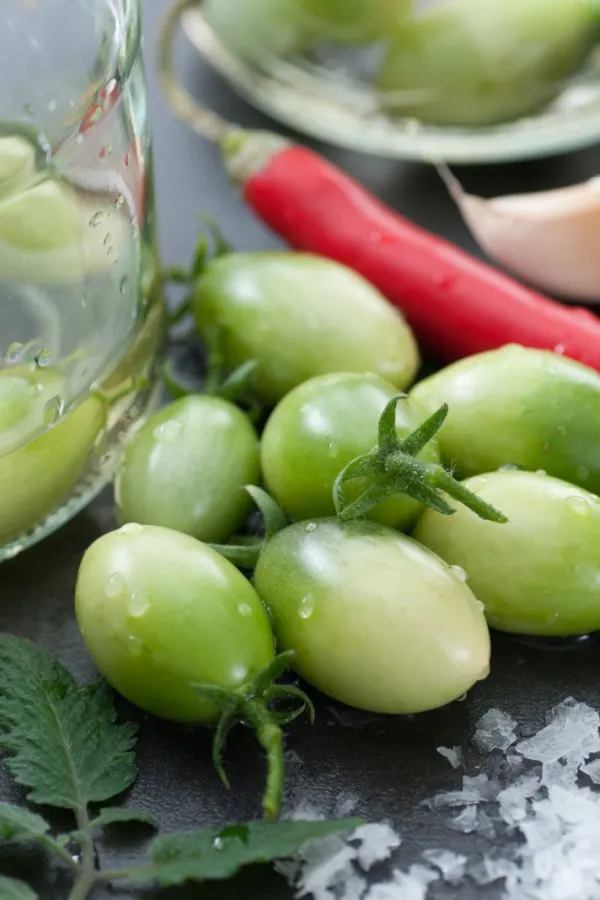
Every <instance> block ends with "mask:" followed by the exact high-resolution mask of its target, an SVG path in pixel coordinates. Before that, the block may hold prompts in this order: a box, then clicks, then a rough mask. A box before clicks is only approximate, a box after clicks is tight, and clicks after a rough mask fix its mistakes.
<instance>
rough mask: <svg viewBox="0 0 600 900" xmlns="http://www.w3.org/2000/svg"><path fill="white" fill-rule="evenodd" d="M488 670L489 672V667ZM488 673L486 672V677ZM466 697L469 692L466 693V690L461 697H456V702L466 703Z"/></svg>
mask: <svg viewBox="0 0 600 900" xmlns="http://www.w3.org/2000/svg"><path fill="white" fill-rule="evenodd" d="M486 668H487V667H486ZM488 672H489V669H488ZM487 674H488V673H487V672H486V675H485V677H487ZM466 699H467V694H466V692H465V693H464V694H461V695H460V697H457V698H456V702H457V703H464V701H465V700H466Z"/></svg>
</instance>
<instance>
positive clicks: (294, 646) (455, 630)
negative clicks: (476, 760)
mask: <svg viewBox="0 0 600 900" xmlns="http://www.w3.org/2000/svg"><path fill="white" fill-rule="evenodd" d="M461 574H462V573H458V574H456V573H455V572H454V571H453V570H451V569H449V567H448V566H447V565H446V564H445V563H443V562H442V560H440V559H439V558H438V557H436V556H435V555H434V554H432V553H430V552H429V551H428V550H426V549H424V548H423V547H421V546H419V544H417V543H415V542H414V541H412V540H411V539H410V538H407V537H405V536H404V535H401V534H398V533H397V532H395V531H392V530H391V529H389V528H386V527H384V526H383V525H377V524H375V523H373V522H364V521H363V522H350V523H346V524H340V523H339V522H337V521H336V520H335V519H321V520H319V521H316V522H309V523H306V522H302V523H297V524H295V525H291V526H289V527H288V528H286V529H285V530H284V531H281V532H279V534H276V535H275V537H273V538H271V539H270V540H269V541H268V542H267V544H266V547H265V548H264V550H263V552H262V554H261V557H260V559H259V562H258V565H257V567H256V571H255V576H254V584H255V587H256V589H257V591H258V593H259V595H260V597H261V598H262V600H263V601H264V603H266V605H267V607H268V609H269V611H270V613H271V619H272V622H273V627H274V629H275V634H276V636H277V641H278V644H279V646H280V648H281V649H282V650H294V651H295V653H296V660H295V663H294V668H295V669H296V671H297V672H298V674H299V675H301V676H302V678H304V679H305V680H306V681H307V682H308V683H309V684H312V685H314V687H316V688H318V689H319V690H320V691H322V692H323V693H325V694H327V695H328V696H330V697H333V698H334V699H335V700H339V701H341V702H342V703H347V704H348V705H350V706H356V707H358V708H359V709H365V710H368V711H371V712H377V713H392V714H395V713H415V712H420V711H423V710H428V709H434V708H436V707H438V706H443V705H444V704H446V703H449V702H450V701H451V700H455V699H456V698H457V697H460V696H461V695H462V694H463V693H464V692H465V691H466V690H468V689H469V688H470V687H472V685H473V684H474V683H475V682H476V681H478V680H480V679H483V678H485V677H486V676H487V674H488V671H489V658H490V642H489V634H488V629H487V626H486V623H485V618H484V616H483V613H482V612H481V609H480V606H479V605H478V603H477V601H476V600H475V597H474V596H473V594H472V593H471V591H470V589H469V588H468V587H467V585H466V584H465V583H464V582H463V581H462V580H461V577H460V575H461Z"/></svg>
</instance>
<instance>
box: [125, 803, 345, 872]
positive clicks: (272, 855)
mask: <svg viewBox="0 0 600 900" xmlns="http://www.w3.org/2000/svg"><path fill="white" fill-rule="evenodd" d="M360 824H362V823H361V822H360V820H357V819H346V820H342V821H337V822H284V821H282V822H251V823H250V824H248V825H232V826H230V827H229V828H224V829H219V828H205V829H203V830H202V831H195V832H190V833H188V834H175V835H169V836H167V837H159V838H156V839H155V840H154V841H153V842H152V843H151V844H150V848H149V855H150V859H151V860H152V864H151V865H147V866H142V867H141V868H139V869H136V870H134V871H132V873H131V880H132V881H134V882H135V883H136V884H156V885H161V886H163V887H166V886H169V885H178V884H183V883H184V882H186V881H209V880H222V879H226V878H231V876H232V875H235V874H236V873H237V872H239V870H240V869H241V868H243V867H244V866H249V865H253V864H255V863H269V862H275V861H276V860H279V859H287V858H289V857H291V856H293V855H294V854H295V853H297V852H298V850H299V849H300V847H302V845H303V844H305V843H306V842H307V841H311V840H314V839H315V838H323V837H327V836H328V835H330V834H338V833H340V832H344V831H352V830H354V829H355V828H357V827H358V826H359V825H360Z"/></svg>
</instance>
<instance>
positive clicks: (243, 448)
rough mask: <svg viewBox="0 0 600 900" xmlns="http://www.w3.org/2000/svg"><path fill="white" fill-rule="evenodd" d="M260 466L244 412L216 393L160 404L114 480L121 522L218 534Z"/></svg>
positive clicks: (241, 507) (228, 526) (228, 529)
mask: <svg viewBox="0 0 600 900" xmlns="http://www.w3.org/2000/svg"><path fill="white" fill-rule="evenodd" d="M259 473H260V466H259V444H258V436H257V434H256V432H255V430H254V428H253V426H252V424H251V423H250V421H249V419H248V417H247V416H246V415H244V413H243V412H242V411H241V410H240V409H238V408H237V407H236V406H234V405H233V404H232V403H228V402H227V401H226V400H221V399H220V398H219V397H208V396H200V395H198V396H190V397H184V398H183V399H181V400H177V401H176V402H175V403H171V404H169V406H166V407H164V409H161V410H159V411H158V412H156V413H154V415H152V416H150V418H149V419H148V420H147V421H146V422H145V423H144V424H143V425H142V427H141V428H140V429H139V430H138V431H136V433H135V434H134V435H133V437H132V439H131V440H130V441H129V443H128V444H127V446H126V448H125V452H124V454H123V459H122V462H121V465H120V468H119V471H118V473H117V477H116V481H115V499H116V503H117V515H118V518H119V520H120V521H121V522H139V523H141V524H143V525H163V526H164V527H166V528H173V529H175V530H176V531H182V532H185V533H186V534H189V535H191V536H192V537H196V538H198V539H199V540H203V541H209V542H218V541H223V540H226V539H227V538H229V537H230V536H231V535H232V534H233V532H234V531H235V530H236V529H237V528H238V527H239V526H240V525H241V524H242V522H243V521H244V519H245V517H246V515H247V513H248V510H249V508H250V503H251V501H250V497H249V495H248V494H247V492H246V491H245V490H243V488H244V486H245V485H247V484H254V483H255V482H256V481H257V480H258V478H259Z"/></svg>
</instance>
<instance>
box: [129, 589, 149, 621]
mask: <svg viewBox="0 0 600 900" xmlns="http://www.w3.org/2000/svg"><path fill="white" fill-rule="evenodd" d="M150 605H151V604H150V595H149V594H148V593H147V592H146V591H134V592H133V593H132V595H131V597H130V598H129V604H128V606H127V611H128V612H129V615H130V616H132V617H133V618H134V619H141V617H142V616H144V615H146V613H147V612H148V610H149V609H150Z"/></svg>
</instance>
